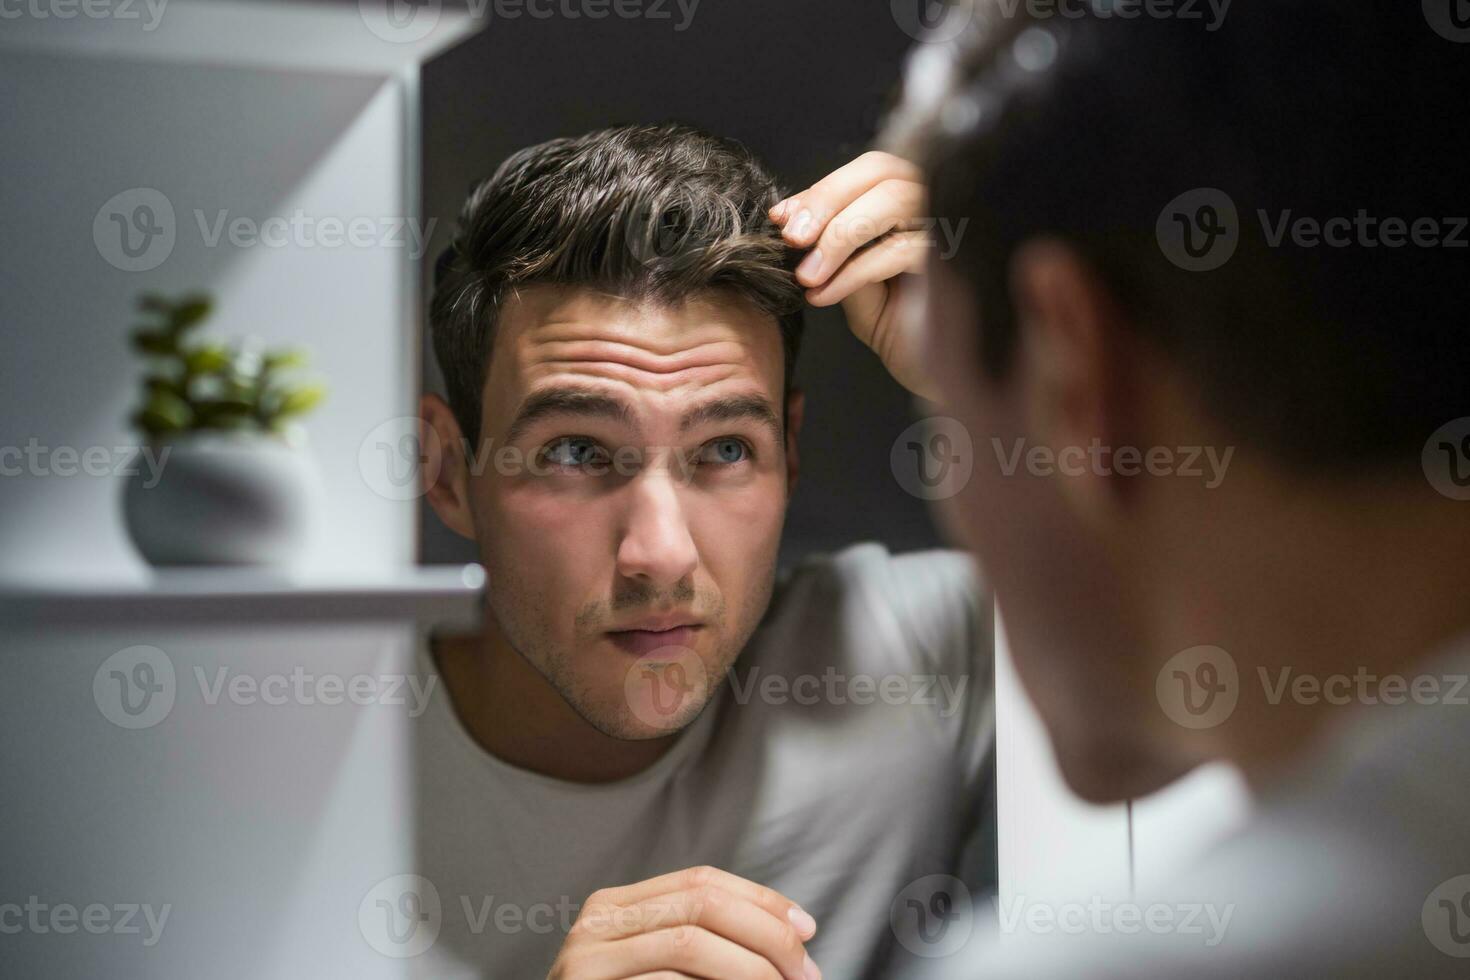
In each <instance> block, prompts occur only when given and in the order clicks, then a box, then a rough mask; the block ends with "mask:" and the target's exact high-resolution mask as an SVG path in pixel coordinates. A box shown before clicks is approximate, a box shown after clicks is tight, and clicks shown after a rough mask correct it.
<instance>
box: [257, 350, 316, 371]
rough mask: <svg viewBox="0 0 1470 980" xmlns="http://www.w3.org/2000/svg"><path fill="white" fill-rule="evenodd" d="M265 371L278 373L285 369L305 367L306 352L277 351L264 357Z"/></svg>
mask: <svg viewBox="0 0 1470 980" xmlns="http://www.w3.org/2000/svg"><path fill="white" fill-rule="evenodd" d="M264 366H265V369H266V370H268V371H279V370H285V369H287V368H301V367H306V351H304V350H278V351H272V352H271V353H269V354H267V355H265V365H264Z"/></svg>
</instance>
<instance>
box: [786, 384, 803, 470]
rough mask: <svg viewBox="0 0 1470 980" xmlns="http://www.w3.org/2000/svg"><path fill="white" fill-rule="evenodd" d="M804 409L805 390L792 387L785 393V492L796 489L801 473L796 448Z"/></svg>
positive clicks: (799, 458) (798, 453) (798, 452)
mask: <svg viewBox="0 0 1470 980" xmlns="http://www.w3.org/2000/svg"><path fill="white" fill-rule="evenodd" d="M805 411H806V392H804V391H802V390H801V389H800V388H792V389H791V391H790V392H788V393H787V395H786V493H787V495H788V496H789V495H790V494H791V493H793V492H794V491H795V490H796V480H797V477H799V476H800V475H801V453H800V451H799V450H798V449H797V437H798V436H800V435H801V420H802V416H803V414H804V413H805Z"/></svg>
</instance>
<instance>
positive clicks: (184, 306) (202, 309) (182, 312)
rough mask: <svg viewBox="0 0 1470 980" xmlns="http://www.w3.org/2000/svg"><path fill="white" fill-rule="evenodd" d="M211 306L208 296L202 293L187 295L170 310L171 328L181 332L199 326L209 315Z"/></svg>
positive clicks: (175, 331) (178, 332) (176, 332)
mask: <svg viewBox="0 0 1470 980" xmlns="http://www.w3.org/2000/svg"><path fill="white" fill-rule="evenodd" d="M211 308H212V304H211V303H210V300H209V297H208V296H204V295H202V294H201V295H195V296H190V297H187V298H185V299H183V300H181V301H180V302H179V303H178V304H177V305H175V306H174V307H173V308H172V309H170V310H169V311H168V319H169V329H170V330H172V331H173V332H174V333H175V334H180V333H183V332H184V331H185V330H188V329H189V328H190V327H194V326H198V325H199V324H200V323H202V322H203V321H204V318H205V317H207V316H209V311H210V309H211Z"/></svg>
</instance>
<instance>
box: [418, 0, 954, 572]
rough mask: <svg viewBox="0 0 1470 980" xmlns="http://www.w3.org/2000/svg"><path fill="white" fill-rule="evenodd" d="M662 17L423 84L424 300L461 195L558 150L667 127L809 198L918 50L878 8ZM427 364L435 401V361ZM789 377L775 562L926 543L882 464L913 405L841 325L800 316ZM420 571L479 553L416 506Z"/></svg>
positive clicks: (707, 2)
mask: <svg viewBox="0 0 1470 980" xmlns="http://www.w3.org/2000/svg"><path fill="white" fill-rule="evenodd" d="M653 5H654V0H644V9H651V8H652V7H653ZM549 6H551V7H552V9H556V10H559V9H560V0H558V2H557V3H555V4H549ZM573 6H579V5H577V4H575V3H574V4H573ZM487 9H490V10H492V11H493V10H494V7H493V6H492V7H490V8H487ZM662 9H663V10H664V11H665V12H667V13H668V14H669V16H668V18H667V19H654V18H649V17H644V18H640V19H625V18H619V17H617V16H612V15H610V16H608V17H607V18H606V19H603V20H591V19H587V18H585V17H584V18H577V19H570V18H567V17H565V16H560V15H558V16H555V17H552V18H548V19H535V18H532V17H530V16H529V15H526V14H523V15H522V16H521V17H519V18H518V19H510V20H506V19H498V18H495V17H493V16H492V17H491V19H490V22H489V24H488V26H487V27H486V28H485V30H484V31H483V32H482V33H481V34H480V35H479V36H477V37H475V38H473V39H471V40H470V41H468V42H466V43H465V44H463V45H462V46H460V47H458V48H456V49H455V50H453V51H450V52H449V53H447V54H446V55H444V56H442V57H440V58H438V59H437V60H435V61H434V62H433V63H431V64H429V65H428V66H427V67H426V68H425V70H424V74H423V103H424V123H423V125H424V134H423V135H424V159H423V181H424V209H425V214H426V215H432V216H437V217H438V219H439V225H438V227H437V228H436V232H435V236H434V245H433V247H431V248H430V249H429V252H428V255H427V257H426V263H425V272H424V275H425V278H424V281H425V283H429V282H431V280H432V276H431V269H430V266H431V264H432V260H433V257H434V256H435V255H436V254H437V253H438V251H439V250H440V249H442V248H443V247H444V245H445V244H447V242H448V240H449V237H450V234H451V229H452V227H453V223H454V218H455V215H456V214H457V212H458V210H459V206H460V203H461V201H462V199H463V197H464V195H465V193H466V191H467V190H468V189H469V187H470V185H471V184H472V183H473V182H474V181H475V180H477V179H478V178H480V177H482V176H484V175H486V174H488V173H489V172H490V171H491V170H493V169H494V167H495V166H496V164H498V163H499V162H500V160H501V159H503V158H504V157H505V156H506V155H507V154H508V153H510V152H512V151H513V150H515V149H517V148H519V147H521V146H525V145H527V144H531V143H537V142H540V141H542V140H546V139H550V138H552V137H555V136H565V135H571V134H576V133H580V132H584V131H586V130H589V129H593V128H597V127H600V126H607V125H612V124H617V123H624V122H656V121H663V120H668V119H677V120H681V121H685V122H690V123H693V124H695V125H699V126H702V127H703V128H705V129H708V130H710V131H712V132H715V133H719V134H721V135H725V136H732V137H735V138H736V139H739V140H741V141H742V142H743V143H745V144H746V145H747V146H749V147H750V148H752V149H753V150H754V151H755V152H757V153H758V154H759V155H761V156H762V157H763V158H764V159H765V160H766V161H767V162H768V163H769V164H770V165H771V166H772V167H774V168H775V170H776V172H777V173H778V174H780V175H781V177H782V179H783V181H784V183H785V185H786V187H787V189H788V190H797V189H800V188H802V187H806V186H808V185H810V184H811V183H813V182H814V181H816V180H817V179H819V178H820V177H822V176H823V175H825V174H826V173H828V172H830V171H831V170H833V169H835V168H836V167H838V166H840V165H841V164H842V163H844V162H846V161H847V160H849V159H851V158H852V157H854V156H856V155H857V154H858V153H860V152H862V151H863V150H864V149H866V148H867V143H868V141H869V140H870V139H871V137H872V134H873V130H874V128H875V125H876V122H877V120H878V118H879V113H880V111H881V108H882V107H883V106H884V105H885V104H886V102H887V100H888V99H889V98H890V97H891V94H892V91H893V89H894V87H895V86H896V84H897V80H898V77H899V73H900V69H901V64H902V59H903V55H904V53H905V52H906V51H907V49H908V47H909V45H910V44H911V43H912V41H911V39H910V37H909V36H908V35H907V34H906V33H904V31H903V30H901V29H900V28H899V26H898V25H897V23H896V22H895V20H894V18H893V14H892V13H891V10H890V4H888V3H885V2H881V0H875V2H867V3H854V2H845V0H821V2H815V0H702V2H699V3H698V4H697V6H696V7H695V9H694V12H693V16H692V17H691V18H689V19H688V21H687V27H686V28H685V29H684V30H682V31H680V30H676V27H677V26H678V25H679V24H681V23H683V22H684V20H685V15H684V14H683V13H682V12H681V11H680V9H679V7H678V5H677V2H676V0H666V2H664V3H663V4H662ZM425 364H426V372H425V374H426V384H429V385H430V386H432V387H434V388H435V389H436V390H437V389H438V378H437V368H436V367H435V366H434V365H433V364H432V356H431V355H429V354H428V353H427V352H426V356H425ZM797 378H798V381H799V382H800V384H801V386H802V387H803V388H805V389H806V391H807V422H806V428H805V431H804V434H803V438H802V461H803V476H802V482H801V484H800V485H799V486H798V488H797V492H796V495H795V497H794V499H793V501H792V505H791V511H790V516H789V520H788V524H787V533H786V540H785V544H784V548H783V560H785V561H790V560H791V559H793V558H797V557H800V556H801V555H803V554H805V553H808V552H811V551H813V550H827V549H832V548H836V547H841V546H842V545H844V544H847V543H849V542H852V541H856V540H863V539H876V540H881V541H884V542H886V543H887V544H888V545H889V546H890V547H891V548H893V549H895V550H903V549H909V548H914V547H922V546H926V545H932V544H934V543H936V540H937V539H936V536H935V533H934V530H933V528H932V525H931V523H930V520H929V517H928V514H927V513H926V511H925V508H924V506H923V502H922V501H920V500H917V499H915V498H914V497H911V496H909V495H908V494H906V493H905V492H904V491H903V490H902V489H901V488H900V487H899V485H898V484H897V482H896V481H895V480H894V477H893V474H892V472H891V470H890V467H889V462H888V459H889V450H890V448H891V446H892V444H893V441H894V439H895V438H896V437H897V436H898V434H899V432H901V431H902V430H903V429H904V427H905V426H906V425H907V424H908V423H909V422H910V421H911V420H912V418H911V416H912V412H911V409H910V403H909V399H908V397H907V395H906V394H905V392H904V391H903V390H902V389H901V388H899V387H898V385H897V384H895V383H894V382H893V381H892V380H891V379H889V377H888V375H887V373H886V372H885V371H884V370H883V368H882V365H880V364H879V363H878V361H877V359H876V358H875V357H874V356H873V355H872V353H871V352H870V351H868V350H867V348H865V347H864V346H863V345H862V344H860V343H859V342H858V341H857V340H856V339H855V338H853V336H852V335H851V334H850V333H849V332H848V330H847V328H846V325H845V324H844V322H843V320H842V316H841V312H840V311H839V310H836V309H829V310H813V311H809V316H808V326H807V333H806V339H805V341H804V348H803V351H802V354H801V359H800V361H799V364H798V368H797ZM422 556H423V560H424V561H426V562H449V561H467V560H472V559H473V558H474V550H473V548H472V546H471V545H470V544H469V542H466V541H463V540H462V539H460V538H458V537H456V536H455V535H453V534H452V533H451V532H449V531H448V530H446V529H445V528H444V527H443V526H442V525H441V524H440V523H439V521H438V519H437V518H436V517H435V516H434V515H433V513H432V511H430V510H429V509H428V507H427V505H425V507H424V508H423V545H422Z"/></svg>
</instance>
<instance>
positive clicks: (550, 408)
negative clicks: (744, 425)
mask: <svg viewBox="0 0 1470 980" xmlns="http://www.w3.org/2000/svg"><path fill="white" fill-rule="evenodd" d="M567 415H570V416H578V417H581V418H604V419H611V420H613V421H615V422H621V423H623V424H631V423H632V420H633V410H632V409H631V408H629V407H628V405H627V404H626V403H625V402H623V401H621V400H619V399H617V398H614V397H612V396H611V395H607V394H603V393H602V392H600V391H595V390H592V389H588V388H576V387H561V388H547V389H544V390H542V391H538V392H536V393H535V394H533V395H531V396H529V397H528V398H526V400H525V401H523V402H522V403H521V406H520V408H519V409H518V410H517V411H516V415H515V419H514V420H513V421H512V422H511V424H510V429H509V431H508V432H507V433H506V437H505V439H506V442H515V441H516V440H517V439H519V438H520V437H521V436H523V435H525V434H526V431H527V430H528V429H530V428H531V426H533V425H535V424H536V423H537V422H540V421H541V420H543V419H547V418H551V417H553V416H567ZM739 420H750V421H754V422H756V423H758V424H760V425H762V426H764V427H765V428H766V429H768V430H769V431H770V433H771V435H772V437H774V438H775V440H776V441H777V442H778V443H779V442H783V441H784V440H785V433H784V432H783V430H782V425H781V419H780V417H779V416H778V415H777V414H776V410H775V409H774V408H773V407H772V406H771V403H770V401H769V400H767V399H766V398H764V397H762V396H760V395H730V396H728V397H725V398H716V399H714V400H712V401H708V402H705V403H704V404H703V405H698V406H696V407H694V408H691V409H690V410H689V411H687V412H685V413H684V417H683V418H681V419H680V420H679V431H680V432H687V431H688V430H690V429H693V428H695V427H696V426H700V425H705V424H708V423H710V422H734V421H739Z"/></svg>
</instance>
